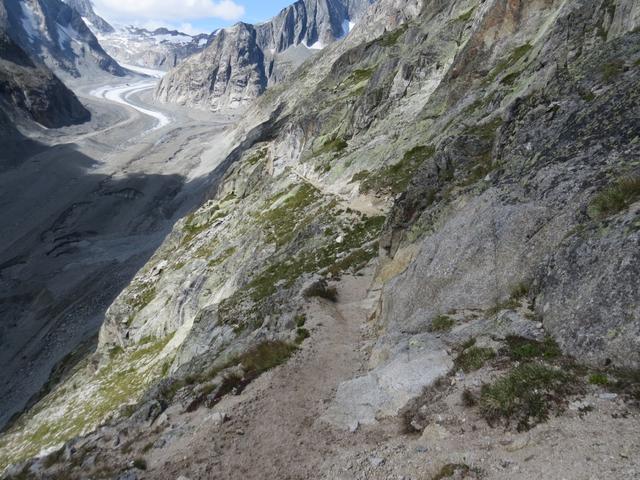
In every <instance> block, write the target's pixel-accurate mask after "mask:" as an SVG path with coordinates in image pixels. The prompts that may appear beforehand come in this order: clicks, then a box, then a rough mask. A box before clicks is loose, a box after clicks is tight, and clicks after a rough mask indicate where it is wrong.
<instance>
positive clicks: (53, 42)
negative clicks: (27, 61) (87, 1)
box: [3, 0, 124, 78]
mask: <svg viewBox="0 0 640 480" xmlns="http://www.w3.org/2000/svg"><path fill="white" fill-rule="evenodd" d="M3 4H4V8H5V10H6V13H7V34H8V36H9V37H10V38H11V39H12V40H13V41H14V42H15V43H16V44H17V45H18V46H19V47H20V48H22V49H23V50H24V51H25V52H26V53H27V55H29V57H30V58H31V59H33V60H34V61H37V62H38V63H44V64H45V65H47V66H48V67H49V68H50V69H51V70H52V71H53V72H55V73H56V74H57V75H59V76H61V77H63V78H64V77H66V78H77V77H80V76H81V75H88V74H89V73H91V75H100V74H104V73H107V74H112V75H124V71H123V70H122V68H121V67H120V66H119V65H118V64H117V62H115V61H114V60H113V59H112V58H111V57H110V56H109V55H107V53H106V52H105V51H104V50H103V49H102V47H101V46H100V44H99V43H98V40H97V39H96V37H95V36H94V35H93V33H91V31H90V30H89V28H88V27H87V26H86V24H85V23H84V21H83V20H82V17H81V16H80V14H79V13H78V12H76V11H75V10H74V9H72V8H71V7H69V6H68V5H67V4H65V3H63V2H62V1H61V0H3Z"/></svg>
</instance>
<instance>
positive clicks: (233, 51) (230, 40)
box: [156, 0, 371, 110]
mask: <svg viewBox="0 0 640 480" xmlns="http://www.w3.org/2000/svg"><path fill="white" fill-rule="evenodd" d="M370 4H371V1H370V0H348V1H345V0H299V1H297V2H296V3H295V4H293V5H292V6H290V7H287V8H285V9H284V10H283V11H282V12H280V14H278V15H277V16H276V17H274V18H273V19H272V20H270V21H269V22H266V23H262V24H259V25H249V24H246V23H239V24H237V25H235V26H234V27H232V28H229V29H224V30H221V31H219V32H217V34H216V35H215V37H214V38H213V39H212V40H210V42H209V45H208V47H207V48H206V50H205V51H203V52H202V53H200V54H199V55H195V56H193V57H192V58H190V59H188V60H187V61H186V62H184V63H183V64H182V65H181V66H180V67H179V68H176V69H175V70H173V71H171V72H170V73H169V74H168V75H167V76H165V77H164V79H163V80H162V82H161V83H160V85H159V86H158V89H157V91H156V97H157V98H158V99H160V100H161V101H163V102H174V103H179V104H182V105H197V106H200V107H204V108H209V109H212V110H219V109H221V108H236V107H238V106H243V105H246V104H247V103H248V102H250V101H251V100H252V99H254V98H256V97H257V96H258V95H260V94H262V93H263V92H264V90H265V89H266V88H267V87H268V86H270V85H272V84H275V83H278V82H281V81H282V80H284V79H285V78H287V77H288V76H289V75H290V74H291V73H292V72H293V71H294V70H295V68H297V67H298V66H299V65H300V64H301V63H302V62H303V61H304V60H305V59H306V58H308V57H309V56H311V55H312V54H313V52H314V51H316V50H321V49H322V48H323V47H324V46H325V45H329V44H330V43H332V42H334V41H336V40H338V39H340V38H342V37H344V36H345V35H346V34H347V33H349V31H350V30H351V28H352V26H353V25H354V23H355V22H357V20H358V19H359V18H360V17H361V16H362V15H363V14H364V12H365V11H366V9H367V8H368V7H369V6H370Z"/></svg>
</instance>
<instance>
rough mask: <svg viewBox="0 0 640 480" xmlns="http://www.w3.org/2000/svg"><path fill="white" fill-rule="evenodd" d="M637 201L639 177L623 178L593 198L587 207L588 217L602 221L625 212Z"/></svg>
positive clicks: (639, 196) (639, 198)
mask: <svg viewBox="0 0 640 480" xmlns="http://www.w3.org/2000/svg"><path fill="white" fill-rule="evenodd" d="M638 200H640V177H639V176H632V177H629V178H623V179H620V180H618V181H617V182H616V183H615V184H613V185H611V186H609V187H607V188H605V189H604V190H603V191H602V192H600V193H599V194H597V195H596V196H595V198H594V199H593V201H592V202H591V205H590V206H589V215H590V216H591V217H592V218H595V219H603V218H606V217H609V216H611V215H615V214H616V213H619V212H621V211H623V210H626V209H627V208H629V206H631V204H633V203H635V202H636V201H638Z"/></svg>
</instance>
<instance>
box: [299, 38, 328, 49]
mask: <svg viewBox="0 0 640 480" xmlns="http://www.w3.org/2000/svg"><path fill="white" fill-rule="evenodd" d="M302 45H303V46H304V47H306V48H308V49H309V50H322V49H323V48H324V45H323V44H322V42H321V41H320V40H318V41H317V42H316V43H314V44H313V45H308V44H307V41H306V40H303V41H302Z"/></svg>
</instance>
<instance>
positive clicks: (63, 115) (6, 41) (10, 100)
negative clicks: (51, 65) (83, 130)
mask: <svg viewBox="0 0 640 480" xmlns="http://www.w3.org/2000/svg"><path fill="white" fill-rule="evenodd" d="M0 102H1V104H2V105H3V106H4V107H5V108H7V109H9V110H14V111H16V110H17V111H23V112H26V113H27V114H28V116H29V117H30V118H31V119H32V120H34V121H36V122H38V123H39V124H41V125H43V126H45V127H48V128H57V127H62V126H65V125H71V124H75V123H79V122H83V121H85V120H88V119H89V117H90V114H89V112H88V111H87V110H86V109H85V108H84V107H83V106H82V104H81V103H80V102H79V101H78V99H77V98H76V96H75V95H74V94H73V92H71V91H70V90H69V89H68V88H67V87H65V86H64V84H63V83H62V82H61V81H60V80H59V79H58V78H57V77H56V76H55V75H54V74H53V73H52V72H51V71H50V70H49V69H48V68H46V67H45V66H39V65H36V64H34V63H33V62H32V61H31V59H30V58H29V57H28V56H27V55H26V54H25V53H24V51H23V50H22V49H21V48H20V47H18V46H17V45H16V44H15V43H13V41H12V40H11V39H10V38H9V37H7V36H6V35H5V34H4V33H3V32H1V31H0Z"/></svg>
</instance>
